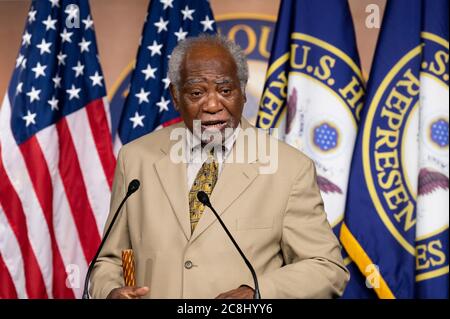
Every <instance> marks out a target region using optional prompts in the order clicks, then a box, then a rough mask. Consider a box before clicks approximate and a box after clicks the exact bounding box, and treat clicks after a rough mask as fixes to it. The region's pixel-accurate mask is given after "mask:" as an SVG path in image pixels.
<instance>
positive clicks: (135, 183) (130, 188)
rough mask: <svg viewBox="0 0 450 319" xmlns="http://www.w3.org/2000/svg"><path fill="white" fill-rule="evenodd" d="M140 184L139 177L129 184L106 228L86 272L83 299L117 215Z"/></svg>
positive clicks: (86, 294)
mask: <svg viewBox="0 0 450 319" xmlns="http://www.w3.org/2000/svg"><path fill="white" fill-rule="evenodd" d="M140 185H141V183H140V182H139V180H137V179H133V180H132V181H131V182H130V184H128V190H127V194H126V195H125V197H124V199H123V200H122V202H121V203H120V205H119V207H118V208H117V210H116V213H115V214H114V217H113V219H112V220H111V224H109V227H108V229H107V230H106V233H105V236H104V237H103V239H102V242H101V243H100V246H99V247H98V249H97V252H96V253H95V256H94V258H93V259H92V261H91V264H90V265H89V268H88V271H87V273H86V279H85V280H84V290H83V297H82V298H83V299H89V291H88V288H89V278H90V276H91V272H92V269H94V265H95V263H96V262H97V258H98V255H100V251H101V250H102V248H103V245H104V244H105V242H106V239H107V238H108V236H109V233H110V232H111V229H112V227H113V225H114V223H115V222H116V219H117V216H119V212H120V211H121V209H122V206H123V204H125V202H126V201H127V199H128V197H130V196H131V195H132V194H133V193H135V192H136V191H137V190H138V189H139V186H140Z"/></svg>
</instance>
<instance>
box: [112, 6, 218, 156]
mask: <svg viewBox="0 0 450 319" xmlns="http://www.w3.org/2000/svg"><path fill="white" fill-rule="evenodd" d="M215 32H216V25H215V22H214V16H213V13H212V11H211V8H210V5H209V2H208V1H207V0H175V1H174V0H153V1H151V2H150V5H149V7H148V14H147V18H146V22H145V25H144V30H143V34H142V37H141V44H140V46H139V50H138V55H137V62H136V66H135V69H134V71H133V74H132V77H131V84H130V90H129V93H128V97H127V99H126V101H125V105H124V108H123V111H122V116H121V119H120V122H119V128H118V138H116V139H115V145H114V148H115V151H116V152H117V151H118V149H119V148H120V146H121V145H122V144H126V143H128V142H130V141H132V140H134V139H136V138H138V137H140V136H142V135H144V134H147V133H149V132H152V131H154V130H156V129H158V128H160V127H163V126H168V125H170V124H173V123H175V122H178V121H179V120H180V118H179V114H178V112H177V111H176V110H175V109H174V106H173V103H172V101H171V99H170V94H169V84H170V81H169V79H168V76H167V69H168V62H169V57H170V53H171V52H172V50H173V48H174V47H175V46H176V45H177V43H178V42H179V41H181V40H184V39H185V38H187V37H189V36H196V35H199V34H200V33H215Z"/></svg>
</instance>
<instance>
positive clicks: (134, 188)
mask: <svg viewBox="0 0 450 319" xmlns="http://www.w3.org/2000/svg"><path fill="white" fill-rule="evenodd" d="M140 185H141V183H140V182H139V180H137V179H133V180H132V181H131V182H130V184H128V192H127V194H128V195H131V194H133V193H134V192H135V191H137V190H138V189H139V186H140Z"/></svg>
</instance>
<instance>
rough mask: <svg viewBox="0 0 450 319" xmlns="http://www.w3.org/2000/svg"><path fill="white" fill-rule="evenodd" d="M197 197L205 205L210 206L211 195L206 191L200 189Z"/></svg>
mask: <svg viewBox="0 0 450 319" xmlns="http://www.w3.org/2000/svg"><path fill="white" fill-rule="evenodd" d="M197 199H198V200H199V201H200V203H202V204H203V205H206V206H209V197H208V194H206V193H205V192H204V191H199V192H198V193H197Z"/></svg>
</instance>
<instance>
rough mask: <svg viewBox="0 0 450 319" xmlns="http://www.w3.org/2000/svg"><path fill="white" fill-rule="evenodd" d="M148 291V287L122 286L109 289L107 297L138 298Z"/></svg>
mask: <svg viewBox="0 0 450 319" xmlns="http://www.w3.org/2000/svg"><path fill="white" fill-rule="evenodd" d="M149 292H150V289H149V288H148V287H122V288H115V289H113V290H111V292H110V293H109V295H108V296H107V297H106V298H107V299H140V298H141V297H143V296H145V295H146V294H148V293H149Z"/></svg>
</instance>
